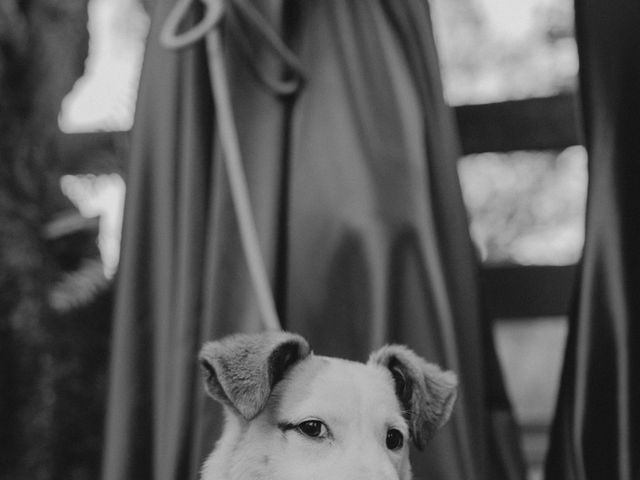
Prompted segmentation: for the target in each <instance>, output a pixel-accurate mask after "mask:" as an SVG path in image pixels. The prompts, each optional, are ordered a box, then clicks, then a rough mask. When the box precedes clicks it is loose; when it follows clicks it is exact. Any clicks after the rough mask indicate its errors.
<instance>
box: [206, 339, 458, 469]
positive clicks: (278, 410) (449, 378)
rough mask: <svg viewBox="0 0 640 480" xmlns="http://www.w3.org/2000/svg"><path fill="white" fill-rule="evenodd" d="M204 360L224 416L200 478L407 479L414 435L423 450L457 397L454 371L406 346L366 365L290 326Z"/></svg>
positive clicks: (226, 343) (228, 342) (222, 345)
mask: <svg viewBox="0 0 640 480" xmlns="http://www.w3.org/2000/svg"><path fill="white" fill-rule="evenodd" d="M200 361H201V365H202V371H203V374H204V377H205V387H206V389H207V392H208V393H209V394H210V395H211V396H212V397H213V398H214V399H216V400H218V401H220V402H221V403H222V404H223V405H224V406H225V407H226V408H225V411H226V415H227V423H226V425H225V429H224V431H223V435H222V438H221V439H220V441H219V442H218V444H217V445H216V448H215V449H214V451H213V452H212V454H211V456H210V457H209V459H208V460H207V462H206V463H205V466H204V468H203V472H202V478H203V480H223V479H224V480H276V479H277V480H289V479H291V480H293V479H300V478H312V479H317V480H325V479H326V480H328V479H336V480H360V479H362V480H365V479H366V480H408V479H410V478H411V468H410V464H409V449H408V443H409V440H411V441H413V442H414V443H415V445H416V446H417V447H418V448H421V449H422V448H424V446H425V443H426V442H427V440H428V439H429V438H431V436H432V435H433V434H434V433H435V431H436V430H437V429H438V428H440V427H441V426H442V425H444V423H445V422H446V421H447V419H448V418H449V415H450V414H451V411H452V408H453V404H454V401H455V398H456V385H457V380H456V377H455V375H454V374H453V373H451V372H444V371H442V370H441V369H440V368H439V367H437V366H435V365H433V364H430V363H427V362H425V361H424V360H423V359H422V358H420V357H418V356H417V355H416V354H415V353H413V352H412V351H411V350H409V349H408V348H406V347H403V346H399V345H389V346H386V347H383V348H382V349H380V350H378V351H376V352H374V353H373V354H372V355H371V357H370V359H369V361H368V362H367V363H366V364H362V363H356V362H351V361H347V360H341V359H337V358H330V357H323V356H316V355H313V354H312V353H311V350H310V348H309V345H308V344H307V342H306V341H305V340H304V339H303V338H302V337H300V336H298V335H294V334H291V333H284V332H278V333H265V334H260V335H235V336H231V337H227V338H226V339H223V340H221V341H218V342H210V343H207V344H206V345H205V346H204V347H203V349H202V351H201V353H200Z"/></svg>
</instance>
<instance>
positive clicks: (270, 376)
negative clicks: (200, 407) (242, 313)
mask: <svg viewBox="0 0 640 480" xmlns="http://www.w3.org/2000/svg"><path fill="white" fill-rule="evenodd" d="M310 353H311V349H310V348H309V344H308V343H307V341H306V340H305V339H304V338H302V337H300V336H299V335H295V334H292V333H286V332H266V333H262V334H255V335H247V334H238V335H231V336H229V337H226V338H223V339H222V340H220V341H216V342H208V343H206V344H205V345H204V346H203V347H202V349H201V350H200V355H199V360H200V365H201V367H202V373H203V376H204V381H205V389H206V390H207V392H208V393H209V395H211V396H212V397H213V398H214V399H216V400H218V401H219V402H221V403H223V404H225V405H228V406H230V407H232V408H234V409H235V410H236V411H237V412H238V413H239V414H240V415H241V416H242V417H243V418H244V419H246V420H251V419H252V418H253V417H255V416H256V415H257V414H258V413H260V411H261V410H262V409H263V408H264V406H265V405H266V403H267V399H268V398H269V395H270V394H271V390H272V388H273V387H274V385H275V384H276V383H278V382H279V381H280V380H281V379H282V377H283V376H284V374H285V372H286V370H287V369H288V368H289V367H291V366H292V365H293V364H294V363H296V362H298V361H300V360H302V359H303V358H305V357H306V356H308V355H309V354H310Z"/></svg>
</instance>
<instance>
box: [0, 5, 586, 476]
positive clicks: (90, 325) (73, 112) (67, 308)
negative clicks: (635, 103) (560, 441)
mask: <svg viewBox="0 0 640 480" xmlns="http://www.w3.org/2000/svg"><path fill="white" fill-rule="evenodd" d="M9 3H11V2H9ZM9 3H7V4H6V5H5V6H4V7H2V8H0V13H2V14H4V15H5V16H6V18H8V19H10V18H11V15H12V12H11V7H8V6H7V5H9ZM45 3H46V2H45ZM50 3H51V2H50ZM75 3H76V4H80V3H82V2H75ZM72 4H74V2H69V5H72ZM431 5H432V14H433V21H434V24H435V33H436V42H437V46H438V49H439V55H440V62H441V69H442V78H443V83H444V90H445V96H446V100H447V102H448V103H449V104H450V105H451V106H453V107H456V109H455V111H456V116H457V118H458V121H459V129H460V134H461V137H462V142H463V148H462V150H463V153H464V155H463V156H462V157H461V158H460V160H459V162H458V173H459V176H460V180H461V184H462V187H463V195H464V200H465V203H466V206H467V209H468V214H469V220H470V225H469V228H470V233H471V235H472V238H473V240H474V243H475V245H476V248H477V252H478V255H479V257H480V258H481V260H482V263H483V269H482V282H483V283H482V286H483V293H484V294H485V301H486V308H487V310H488V311H489V313H490V316H491V317H492V319H493V332H494V335H495V339H496V345H497V349H498V355H499V357H500V361H501V365H502V368H503V373H504V376H505V380H506V384H507V389H508V393H509V395H510V397H511V400H512V402H513V406H514V409H515V413H516V417H517V420H518V422H519V425H520V429H521V433H522V441H523V448H524V450H525V456H526V459H527V462H528V467H529V472H530V478H531V479H532V480H533V479H538V478H541V477H542V474H541V468H542V463H543V461H544V455H545V451H546V448H547V437H548V430H549V425H550V422H551V419H552V414H553V409H554V407H555V396H556V393H557V387H558V381H559V374H560V369H561V361H562V355H563V349H564V343H565V337H566V332H567V324H566V317H565V314H566V312H567V309H568V300H569V296H570V291H571V283H572V280H573V275H574V265H575V263H576V262H577V261H578V260H579V258H580V256H581V252H582V246H583V233H584V232H583V230H584V213H585V200H586V188H587V163H586V153H585V150H584V148H583V147H581V146H580V145H579V144H580V140H579V138H578V136H577V134H576V133H575V132H576V131H577V128H576V125H575V117H576V113H575V111H574V103H573V98H574V94H575V89H576V81H577V79H576V76H577V71H578V59H577V53H576V45H575V41H574V29H573V4H572V2H571V1H570V0H517V1H513V0H431ZM63 8H66V7H63ZM69 8H70V9H71V8H72V7H69ZM3 9H5V11H4V12H3V11H2V10H3ZM14 13H15V12H14ZM86 20H87V21H88V35H89V37H88V45H89V47H88V48H89V50H88V57H87V59H86V62H84V73H83V75H82V76H81V77H80V78H79V79H77V80H75V78H73V77H74V76H73V75H71V74H70V75H69V77H68V83H69V84H70V85H71V84H73V88H72V90H71V92H70V93H68V94H66V92H65V96H64V101H63V102H62V108H61V110H60V111H59V112H54V113H55V115H57V123H58V126H59V129H60V131H61V133H55V134H54V136H55V137H56V138H57V139H58V140H57V141H56V145H57V148H58V150H57V153H58V164H57V166H56V168H52V169H51V171H52V173H51V176H50V178H49V181H48V182H47V183H46V185H43V186H41V189H44V190H47V191H51V190H55V188H58V189H59V191H60V192H61V194H62V196H61V197H60V198H59V199H58V200H57V202H58V203H57V206H56V207H55V208H53V206H52V211H51V212H49V213H48V217H47V220H48V221H47V223H46V225H47V228H46V235H45V238H46V239H47V242H49V244H50V245H52V246H54V247H51V248H55V251H56V252H57V253H56V259H57V261H58V265H57V267H56V268H55V269H52V270H51V271H52V272H55V273H54V274H52V278H50V279H48V281H47V282H48V283H47V284H46V285H54V286H53V287H50V288H49V287H47V286H46V285H45V287H46V288H47V289H48V292H47V295H48V299H49V307H48V308H50V309H51V310H52V312H53V314H52V315H51V316H49V317H48V320H47V323H46V324H44V325H38V326H37V328H36V329H35V330H34V329H29V328H27V326H26V325H23V326H21V327H20V328H18V329H16V328H13V327H11V328H10V327H7V326H6V325H5V324H4V321H3V326H2V331H1V332H0V335H4V336H5V337H4V338H5V339H6V338H8V337H9V336H16V335H18V336H20V335H22V337H23V338H21V339H20V341H21V342H23V343H24V344H25V345H28V346H29V348H30V349H32V350H34V349H37V348H39V345H42V343H43V342H45V343H46V342H47V341H48V340H50V341H49V345H50V346H49V347H47V348H48V352H49V353H48V356H46V358H45V359H44V360H39V361H40V362H44V363H45V364H46V366H47V367H46V369H45V370H46V371H47V372H48V373H47V374H46V375H44V376H43V378H42V379H41V382H40V383H39V385H38V386H37V387H33V388H35V389H36V390H38V391H35V392H34V391H33V390H30V391H19V389H18V391H16V392H14V393H12V394H11V395H5V394H4V392H3V398H4V399H3V402H6V403H7V405H11V402H12V401H13V402H18V401H24V399H25V398H28V399H30V400H29V402H31V403H32V404H33V405H32V407H31V408H32V410H31V413H29V411H27V412H26V413H25V415H32V416H33V412H38V413H37V415H35V417H34V418H35V420H34V422H33V423H34V425H33V426H32V427H31V428H33V429H35V431H40V430H42V431H48V432H49V433H47V435H46V436H45V437H48V438H44V437H43V442H46V441H48V442H54V443H55V438H56V435H60V438H64V431H69V430H74V431H76V432H78V431H79V430H83V431H84V433H83V434H82V435H79V436H77V438H78V439H82V440H81V441H80V440H79V441H78V444H77V445H74V446H71V447H70V446H69V445H67V447H69V448H66V449H64V448H63V449H62V450H64V451H65V452H66V456H62V457H60V456H57V457H56V458H55V459H54V458H53V456H52V455H50V454H47V455H48V457H47V458H43V455H45V454H43V453H42V452H44V451H45V449H42V450H40V451H38V450H37V449H32V451H31V452H30V453H29V452H28V453H29V455H31V456H29V455H27V462H30V463H31V465H32V468H33V469H35V470H38V467H37V465H49V467H51V465H53V464H56V465H57V466H56V467H55V468H57V469H58V471H59V472H60V478H62V477H63V476H64V475H62V473H64V474H65V475H66V476H64V478H70V479H85V478H87V479H88V478H95V477H96V475H97V472H98V470H99V452H100V442H101V434H102V433H101V427H100V419H101V415H102V408H103V401H104V392H105V389H106V385H105V378H106V377H105V369H106V358H107V355H108V339H109V332H110V323H109V319H110V302H111V290H112V282H113V278H114V275H115V274H116V272H117V266H118V256H119V240H120V228H121V221H122V208H123V201H124V195H125V189H126V183H127V182H126V175H125V173H124V172H125V171H126V167H125V163H126V152H127V142H128V137H127V132H128V130H129V129H130V128H131V126H132V123H133V118H134V110H135V102H136V91H137V85H138V78H139V75H140V68H141V62H142V57H143V53H144V42H145V38H146V34H147V30H148V24H149V19H148V15H147V13H146V12H145V9H144V7H143V5H142V4H140V3H139V2H138V1H136V0H90V1H89V2H88V18H86ZM54 21H55V19H54ZM43 25H44V24H43ZM76 27H77V28H76V30H74V31H76V32H77V40H75V41H76V42H78V41H81V40H82V39H83V38H84V35H85V32H83V31H82V27H81V26H76ZM25 28H27V26H25ZM31 28H46V25H45V27H37V26H36V27H33V26H32V27H31ZM74 28H75V27H74ZM11 30H12V28H10V27H7V24H3V23H0V32H9V31H11ZM19 33H20V32H19ZM2 41H3V42H5V43H10V42H11V39H10V38H9V40H7V39H6V38H5V39H2ZM50 41H51V42H56V41H59V42H61V43H60V45H62V42H63V41H68V42H70V41H72V40H69V39H66V40H65V39H57V38H53V37H52V38H51V40H50ZM51 48H52V49H53V50H55V45H53V44H52V47H51ZM61 48H62V47H61ZM64 49H67V47H65V48H64ZM5 51H6V50H5ZM18 53H20V52H18ZM0 67H2V65H1V64H0ZM2 68H5V67H2ZM69 70H73V68H70V69H69ZM0 73H5V74H6V72H5V71H0ZM63 73H64V69H63V68H58V70H57V71H52V70H44V73H41V75H48V76H49V77H51V78H53V77H55V76H56V75H61V74H63ZM49 77H47V78H49ZM62 90H63V89H62V88H61V89H60V92H62ZM514 122H515V123H514ZM517 122H520V123H517ZM500 126H507V127H511V129H512V130H517V132H516V134H513V135H512V132H511V131H510V129H509V128H503V129H502V130H501V128H500ZM29 128H31V127H29ZM28 130H29V129H28V128H27V131H28ZM3 135H4V134H3ZM15 138H16V137H13V139H14V140H15ZM3 141H4V142H7V140H6V139H5V140H3ZM14 143H15V142H14ZM10 148H12V147H9V146H5V152H6V151H9V150H10ZM45 166H46V165H45ZM33 168H34V170H33V171H36V170H37V169H38V168H42V165H36V166H34V167H33ZM28 174H29V172H26V173H25V175H28ZM3 201H8V200H6V199H5V198H4V197H3ZM49 204H50V205H53V204H52V203H50V202H49ZM9 210H11V209H9ZM11 211H12V210H11ZM11 215H13V217H11ZM11 215H10V217H11V218H14V217H15V215H14V214H13V213H12V214H11ZM21 215H22V214H21ZM24 215H26V216H25V217H24V218H30V217H28V215H29V214H24ZM36 215H37V214H36ZM18 216H19V215H18ZM20 218H22V217H20ZM21 234H22V233H21V232H20V231H18V230H15V231H12V232H9V233H7V234H5V235H3V237H4V239H5V242H9V245H3V250H4V251H5V254H6V252H7V248H8V249H9V250H8V251H9V252H13V253H11V254H9V255H5V258H4V260H3V261H4V262H5V263H8V264H11V265H13V264H14V263H16V262H17V263H19V259H18V257H19V253H20V251H21V249H22V250H23V251H24V250H25V248H26V247H24V245H22V247H20V245H17V244H20V243H21V241H20V240H19V239H20V238H21V237H20V235H21ZM7 238H9V240H7ZM34 248H37V247H34ZM15 252H18V253H15ZM25 255H26V254H25ZM10 256H13V260H12V259H11V258H7V257H10ZM11 268H14V267H11ZM15 268H16V269H18V270H20V269H22V270H24V269H23V267H22V266H16V267H15ZM34 268H35V267H34ZM22 270H21V271H22ZM7 272H10V270H7V269H5V273H4V274H0V276H2V277H4V278H11V277H10V273H7ZM27 276H28V274H25V278H26V277H27ZM45 287H43V286H42V284H37V283H36V284H33V285H31V286H28V287H24V288H26V289H27V291H28V290H29V288H32V289H34V290H37V289H38V288H45ZM12 288H13V290H12ZM12 288H9V287H7V288H5V285H4V284H2V289H1V290H0V291H1V292H2V296H3V297H4V298H3V307H2V308H3V309H4V312H11V315H10V322H13V323H12V325H14V326H15V325H16V324H20V322H22V321H23V320H24V319H25V318H28V317H29V312H30V311H29V308H28V305H27V306H23V307H21V309H16V308H15V305H14V304H13V303H12V300H13V299H15V287H12ZM21 288H22V287H21ZM12 291H13V292H14V293H13V294H12V293H11V292H12ZM523 292H526V294H524V293H523ZM4 312H2V313H4ZM7 318H9V317H7ZM16 332H19V333H16ZM34 332H35V333H34ZM61 333H62V335H61ZM80 336H82V338H83V340H82V341H81V342H77V341H75V339H78V338H80ZM54 337H55V338H54ZM51 339H53V340H51ZM14 340H15V339H14ZM0 342H3V338H2V337H0ZM4 343H5V345H8V344H10V343H8V342H7V341H6V340H4ZM13 344H15V341H14V343H13ZM51 345H53V347H51ZM2 349H4V346H0V351H1V350H2ZM49 350H50V351H49ZM28 351H29V349H27V352H28ZM23 352H24V350H23ZM21 355H22V356H23V358H21V359H20V360H19V362H21V367H20V368H21V369H22V370H18V371H21V372H29V369H37V368H40V369H41V368H42V364H40V365H39V366H35V365H30V364H29V361H30V360H29V359H26V358H24V357H25V356H26V354H24V353H22V354H21ZM0 356H2V357H5V360H6V362H5V364H4V365H3V366H2V368H3V373H2V374H3V375H5V376H7V378H8V377H11V376H12V375H16V374H15V373H12V372H15V371H16V370H15V369H12V368H11V362H14V363H15V362H16V361H17V360H15V359H13V360H10V359H11V352H9V351H7V350H6V349H4V351H3V352H2V353H0ZM14 381H15V382H14V383H16V384H17V379H14ZM9 384H10V383H9ZM87 385H89V388H88V389H87ZM63 386H64V387H63ZM60 395H62V396H64V398H65V401H64V402H62V404H61V402H60V401H59V398H58V399H56V396H60ZM35 397H37V398H39V400H34V398H35ZM74 405H75V406H77V405H86V406H87V407H86V408H87V411H83V412H78V411H76V410H77V409H76V408H75V407H74ZM83 408H84V407H83ZM0 410H2V409H0ZM87 413H89V414H91V415H92V417H91V418H92V419H93V420H92V422H91V425H87V424H86V421H84V420H82V419H83V418H85V419H86V414H87ZM82 415H85V416H84V417H83V416H82ZM61 418H65V419H67V420H66V423H63V424H61V422H60V421H59V419H61ZM56 419H57V420H56ZM12 421H16V420H15V419H14V420H12V419H10V418H8V419H6V422H8V423H4V425H10V424H11V422H12ZM54 424H55V425H57V427H56V428H58V429H59V430H60V431H59V432H56V431H55V430H52V429H51V428H47V425H48V426H49V427H50V426H51V425H54ZM65 429H66V430H65ZM8 441H11V439H8ZM13 441H15V442H16V443H15V447H13V448H17V449H20V448H26V447H24V446H20V445H19V443H20V440H19V438H14V439H13ZM60 448H62V447H60ZM47 455H45V456H47ZM54 456H55V455H54ZM55 468H53V470H55ZM42 470H43V471H44V470H46V468H43V469H42ZM49 470H50V471H51V468H49ZM0 472H1V470H0ZM1 476H2V475H1V474H0V477H1ZM2 478H10V477H2ZM12 478H16V477H12ZM33 478H35V477H33ZM42 478H57V477H55V476H54V477H42Z"/></svg>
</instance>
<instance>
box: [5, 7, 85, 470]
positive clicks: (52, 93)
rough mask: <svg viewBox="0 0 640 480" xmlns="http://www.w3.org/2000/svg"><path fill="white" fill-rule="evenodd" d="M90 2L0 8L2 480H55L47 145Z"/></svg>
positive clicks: (77, 70) (50, 160)
mask: <svg viewBox="0 0 640 480" xmlns="http://www.w3.org/2000/svg"><path fill="white" fill-rule="evenodd" d="M87 1H88V0H1V1H0V390H2V394H0V478H1V479H3V480H4V479H27V478H29V479H34V480H46V479H51V478H53V477H52V475H53V473H52V472H53V468H52V465H53V454H52V451H53V450H52V448H53V443H54V442H53V433H52V432H53V431H54V429H53V415H54V404H55V402H56V392H55V389H54V385H53V382H54V380H53V379H54V376H53V374H52V369H53V363H54V362H53V357H52V351H51V349H50V348H49V345H48V343H49V341H48V339H49V338H50V335H49V331H50V330H49V329H50V328H51V319H52V318H53V314H52V312H51V309H50V308H49V306H48V300H47V299H48V292H49V289H50V287H51V285H52V283H53V282H54V281H55V279H56V278H57V276H59V274H60V265H59V264H58V263H57V259H56V257H55V255H54V254H53V253H52V252H51V248H50V245H49V244H48V242H47V240H46V238H45V236H44V235H43V232H44V228H43V227H44V226H45V225H46V223H47V222H48V221H50V220H51V219H52V218H53V216H54V215H55V214H56V213H58V212H60V211H61V209H62V208H63V207H64V206H65V203H64V202H65V200H64V198H63V197H62V195H61V193H60V189H59V187H58V179H59V175H58V174H57V171H56V170H57V164H58V158H56V155H55V149H54V148H52V147H53V140H54V137H55V134H56V132H57V129H58V126H57V117H58V112H59V109H60V104H61V101H62V99H63V97H64V95H66V94H67V93H68V92H69V90H70V89H71V87H72V86H73V83H74V82H75V80H76V79H77V78H78V77H79V76H80V75H81V73H82V71H83V64H84V59H85V57H86V55H87V45H88V32H87Z"/></svg>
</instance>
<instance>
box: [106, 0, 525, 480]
mask: <svg viewBox="0 0 640 480" xmlns="http://www.w3.org/2000/svg"><path fill="white" fill-rule="evenodd" d="M236 1H241V0H236ZM244 1H246V0H244ZM233 3H234V2H231V4H233ZM172 4H173V0H158V2H156V5H155V9H154V14H153V21H152V29H151V33H150V37H149V42H148V47H147V52H146V57H145V64H144V68H143V75H142V80H141V89H140V97H139V101H138V110H137V113H136V122H135V127H134V136H133V141H132V154H131V169H130V172H129V177H128V192H127V200H126V207H125V210H126V211H125V224H124V234H123V243H122V258H121V266H120V270H119V274H118V295H117V305H116V314H115V335H114V343H113V352H112V355H113V360H112V369H111V390H110V397H109V410H108V416H107V438H106V451H105V457H104V469H103V472H104V478H105V480H116V479H117V480H123V479H136V480H143V479H151V478H153V479H155V480H163V479H167V480H169V479H175V480H178V479H184V478H196V476H197V471H198V468H199V465H200V463H201V462H202V460H203V457H204V455H205V454H206V453H207V452H208V451H210V450H211V448H212V447H213V444H214V440H215V438H216V437H217V435H219V433H220V429H221V417H220V409H219V407H218V406H217V405H215V404H214V403H213V402H212V401H211V400H208V399H207V398H206V397H205V395H204V393H203V391H202V387H201V384H200V381H199V378H198V370H197V365H196V363H195V355H196V352H197V350H198V349H199V347H200V345H201V344H202V343H203V342H204V341H205V340H209V339H213V338H219V337H221V336H223V335H225V334H228V333H232V332H239V331H243V332H255V331H260V330H261V329H262V325H261V322H260V318H259V314H258V312H257V310H256V303H255V299H254V293H253V291H252V289H251V286H250V283H249V280H248V277H247V271H246V267H245V263H244V257H243V254H242V251H241V249H240V243H239V241H238V233H237V230H236V224H235V218H234V213H233V209H232V206H231V203H230V199H229V195H228V185H227V182H226V178H225V172H224V171H222V165H221V162H220V158H219V155H220V150H219V146H218V144H217V139H216V134H215V125H214V120H213V104H212V100H211V95H210V92H209V88H210V87H209V82H208V74H207V71H206V68H207V67H206V53H205V51H204V48H203V45H196V46H193V47H190V48H188V49H186V50H183V51H180V52H168V51H165V50H163V49H162V48H161V47H160V46H159V45H158V41H157V38H158V32H159V29H160V28H161V25H162V22H163V21H164V19H165V18H166V15H167V13H168V11H169V9H170V8H171V6H172ZM254 4H255V6H256V7H258V8H259V9H260V10H261V11H262V15H263V16H264V17H265V19H266V20H267V21H268V22H269V23H270V24H271V25H272V26H273V28H275V29H276V30H277V31H279V32H280V34H281V36H282V37H283V39H284V40H285V41H286V42H287V44H288V45H290V47H291V48H292V50H293V51H294V52H295V54H296V55H297V57H298V58H299V60H300V62H301V64H302V66H303V68H304V70H305V73H306V77H307V81H306V83H305V85H304V87H303V88H302V89H301V90H300V91H299V92H298V93H297V95H293V96H290V97H287V98H278V97H277V96H276V95H274V94H273V92H271V91H269V89H268V88H266V87H265V82H261V81H258V80H257V79H258V78H263V79H264V78H269V79H271V80H278V79H281V78H286V77H287V76H288V75H289V74H290V72H289V71H288V70H287V68H286V66H285V65H283V63H282V61H281V59H280V58H279V57H278V56H276V55H274V54H273V51H272V50H271V49H270V48H269V47H268V46H266V45H265V43H264V42H262V41H260V38H259V35H257V34H256V33H255V32H252V31H251V30H250V28H249V29H248V30H247V29H240V30H238V29H234V26H233V25H227V26H226V27H225V28H226V30H225V32H226V34H227V35H226V45H227V58H228V68H229V72H230V73H229V75H230V83H231V88H232V102H233V105H234V110H235V112H234V113H235V118H236V123H237V128H238V134H239V138H240V143H241V150H242V155H243V158H244V163H245V169H246V173H247V177H248V182H249V186H250V191H251V200H252V204H253V208H254V213H255V216H256V221H257V227H258V232H259V236H260V241H261V246H262V250H263V254H264V257H265V260H266V263H267V269H268V271H269V274H270V275H271V280H272V283H273V286H274V292H275V295H276V300H277V304H278V307H279V310H280V313H281V315H282V318H283V322H284V326H285V327H286V328H287V329H288V330H291V331H294V332H298V333H301V334H302V335H304V336H305V337H307V338H308V339H309V341H310V343H311V344H312V346H313V348H314V350H315V351H316V352H317V353H321V354H329V355H339V356H342V357H346V358H351V359H356V360H366V357H367V356H368V354H369V352H371V351H372V350H374V349H376V348H378V347H380V346H382V345H383V344H384V343H387V342H399V343H405V344H408V345H409V346H410V347H412V348H413V349H415V350H416V351H417V352H418V353H419V354H421V355H423V356H425V357H426V358H428V359H429V360H432V361H435V362H438V363H440V364H442V365H444V366H446V367H447V368H451V369H453V370H455V371H457V372H458V373H459V375H460V380H461V395H460V398H459V401H458V404H457V407H456V410H455V413H454V416H453V418H452V420H451V423H450V424H449V425H448V426H447V427H445V429H444V430H443V431H442V432H441V433H440V434H439V435H438V436H437V437H436V439H435V440H434V441H433V442H432V443H431V444H430V445H429V446H428V448H427V452H426V453H419V452H414V455H413V464H414V470H415V472H416V478H430V479H443V480H444V479H460V478H464V479H468V480H473V479H497V478H522V461H521V458H520V454H519V451H518V449H517V444H518V442H517V438H516V434H515V430H514V426H513V419H512V417H511V414H510V409H509V405H508V402H507V401H506V395H505V394H504V390H503V386H502V379H501V377H500V374H499V369H497V367H496V366H497V361H496V360H495V355H494V352H493V343H492V340H491V336H490V334H489V333H488V329H487V328H486V327H484V326H483V325H486V323H483V322H482V320H481V315H480V308H481V307H480V305H481V302H480V299H479V298H478V292H477V285H476V263H475V257H474V254H473V251H472V248H471V244H470V240H469V235H468V230H467V220H466V214H465V210H464V207H463V204H462V199H461V195H460V189H459V185H458V179H457V175H456V166H455V161H456V158H457V155H458V151H457V138H456V131H455V125H454V123H453V120H452V115H451V112H450V111H449V109H448V108H447V107H446V106H445V104H444V101H443V98H442V89H441V84H440V77H439V70H438V59H437V55H436V52H435V46H434V42H433V37H432V32H431V23H430V17H429V9H428V4H427V2H425V1H413V0H407V1H402V2H399V1H397V0H386V1H384V0H382V1H372V0H367V1H363V0H353V1H338V0H325V1H322V2H318V1H315V0H314V1H312V0H296V1H291V2H285V1H282V0H268V1H267V0H260V1H255V2H254ZM245 23H246V22H242V21H239V22H235V23H234V25H235V26H236V27H237V26H238V25H240V26H242V25H244V27H247V25H245ZM247 28H248V27H247ZM247 46H249V48H247Z"/></svg>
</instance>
